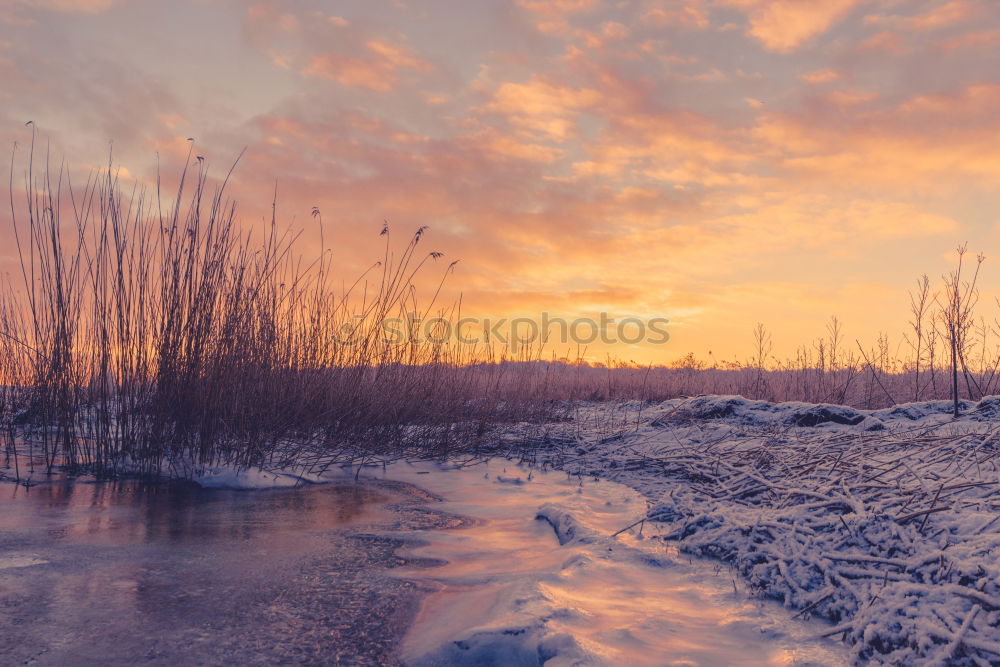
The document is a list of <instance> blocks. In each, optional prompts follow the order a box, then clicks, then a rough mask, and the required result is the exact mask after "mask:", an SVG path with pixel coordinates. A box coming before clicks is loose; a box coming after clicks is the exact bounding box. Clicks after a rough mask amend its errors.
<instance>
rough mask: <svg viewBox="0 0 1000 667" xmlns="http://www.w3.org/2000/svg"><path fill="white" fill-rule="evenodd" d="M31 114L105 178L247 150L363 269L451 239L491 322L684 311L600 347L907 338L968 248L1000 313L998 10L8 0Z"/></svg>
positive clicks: (7, 138) (531, 1)
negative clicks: (930, 295)
mask: <svg viewBox="0 0 1000 667" xmlns="http://www.w3.org/2000/svg"><path fill="white" fill-rule="evenodd" d="M29 120H32V121H34V124H35V127H37V131H38V133H39V137H40V138H45V139H48V140H49V141H50V142H51V147H52V154H53V155H54V156H56V157H57V158H61V157H63V156H65V158H66V160H67V163H68V165H69V167H70V170H71V173H73V174H75V175H76V174H79V175H81V176H82V175H84V174H86V172H87V170H88V169H91V168H93V167H95V166H97V165H100V164H101V162H102V160H104V159H106V156H107V153H108V147H109V142H110V141H112V140H113V142H114V153H115V160H116V162H117V163H118V164H120V166H121V167H122V168H123V170H126V171H125V172H124V173H127V174H129V175H130V178H135V179H138V180H139V181H141V182H151V181H152V178H153V173H154V171H153V170H154V164H155V155H156V154H157V153H158V154H159V156H160V162H161V166H162V168H163V169H164V170H165V171H171V172H176V171H177V170H178V169H180V168H181V167H182V166H183V164H184V160H185V157H186V154H187V150H188V142H187V141H186V138H187V137H195V138H196V151H197V153H198V154H200V155H204V156H205V158H206V161H207V162H208V163H209V164H210V166H211V169H212V171H213V173H216V174H219V173H224V172H225V170H226V169H228V167H229V166H230V164H231V162H232V160H233V159H234V158H235V157H236V155H237V154H238V153H239V151H240V150H242V149H243V148H244V147H247V153H246V155H245V157H244V159H243V161H242V163H241V165H240V166H239V168H238V170H237V172H236V177H235V179H236V183H235V186H234V194H235V195H236V196H237V197H238V198H239V200H240V211H241V217H242V219H243V220H244V221H245V223H246V224H254V223H255V222H259V220H260V219H261V217H262V216H264V215H269V204H270V200H271V196H272V194H273V191H274V188H275V186H277V192H278V213H279V217H280V218H281V220H282V221H283V223H285V224H290V225H293V226H296V227H301V228H303V229H305V230H306V238H307V240H308V241H309V242H310V243H312V242H315V239H316V235H315V234H314V232H315V228H314V224H315V223H314V221H313V220H312V219H311V217H310V215H309V213H310V211H311V209H312V207H313V206H318V207H319V208H320V209H321V210H322V211H323V214H324V218H325V219H326V222H327V225H328V234H329V235H330V236H332V237H333V238H334V239H335V240H334V245H335V256H336V258H337V259H338V261H339V262H340V266H341V270H342V271H343V272H344V274H345V277H346V276H347V275H351V274H352V273H354V272H357V271H360V270H362V269H363V267H365V266H367V265H368V264H370V263H371V261H374V260H375V259H377V252H378V250H377V248H378V242H379V239H378V232H379V230H380V229H381V226H382V221H383V220H388V221H389V223H390V225H391V226H392V229H393V234H394V235H397V241H399V242H402V241H403V240H404V238H405V236H407V235H408V234H410V233H412V232H413V230H415V229H416V228H417V227H418V226H420V225H429V226H430V232H429V235H428V237H427V239H426V243H427V250H439V251H442V252H444V253H445V257H444V258H443V259H442V260H440V261H439V262H438V263H437V265H436V267H432V268H431V271H438V272H439V271H442V270H444V268H445V266H446V265H447V261H450V260H454V259H459V260H461V261H460V264H459V266H458V270H457V271H456V272H455V274H454V276H452V277H451V278H450V279H449V283H448V285H449V293H448V295H447V297H446V298H447V299H454V298H456V297H457V295H458V294H459V293H461V294H462V298H463V303H464V304H465V305H464V309H465V311H466V313H474V314H479V315H482V316H491V317H502V316H517V315H521V316H528V317H537V316H539V314H540V313H541V312H543V311H548V312H550V313H553V314H556V315H561V316H564V317H581V316H594V314H595V313H598V312H601V311H606V312H608V313H609V315H610V316H611V317H618V318H624V317H639V318H651V317H665V318H668V319H669V320H670V321H671V325H670V332H671V336H672V338H671V340H670V342H669V343H667V344H665V345H659V346H625V345H622V346H616V347H614V348H611V349H604V348H599V347H594V348H592V349H590V350H588V355H590V356H591V357H598V358H599V357H603V356H604V355H605V354H608V353H610V354H612V355H614V356H616V357H619V358H622V359H634V360H636V361H639V362H659V363H665V362H669V361H671V360H673V359H676V358H678V357H681V356H683V355H684V354H686V353H688V352H694V353H695V354H696V355H697V356H699V357H702V358H706V357H707V356H708V352H709V350H711V351H712V352H713V355H714V356H715V357H716V358H720V357H721V358H732V357H734V356H737V357H740V358H744V357H746V356H748V355H749V353H750V347H751V344H752V336H751V331H752V329H753V327H754V325H755V324H756V323H757V322H763V323H764V324H765V325H767V326H768V327H769V328H770V329H771V330H772V332H773V335H774V342H775V346H776V352H778V353H779V354H782V355H783V354H790V353H791V352H792V351H793V349H794V348H795V346H797V345H799V344H803V343H808V341H809V340H810V339H811V338H812V337H814V336H817V335H820V334H821V333H823V330H824V326H825V322H826V320H827V319H828V318H829V317H830V316H831V315H837V316H838V317H839V318H840V319H841V320H842V321H843V322H844V325H845V330H846V334H847V336H848V337H849V339H850V340H851V341H852V344H853V339H854V338H855V337H857V338H860V339H861V340H862V341H871V340H872V339H874V337H875V336H876V335H877V334H878V332H879V331H887V332H889V334H890V335H891V336H892V337H893V338H894V340H897V341H898V340H899V338H900V334H901V333H902V331H903V329H904V328H905V326H906V320H907V318H908V312H907V308H908V299H907V295H906V291H907V289H909V288H910V287H911V286H912V285H913V283H914V281H915V279H916V278H917V277H918V276H919V275H920V274H921V273H928V274H929V275H930V276H931V278H932V279H934V280H935V282H938V278H939V277H940V275H941V274H942V273H943V272H945V271H947V270H948V269H949V267H950V266H951V263H952V260H953V249H954V247H955V246H956V245H957V244H958V243H959V242H963V241H968V242H969V247H970V250H973V251H980V250H981V251H983V252H985V253H986V255H987V257H988V259H987V263H986V265H985V266H984V272H985V273H984V281H983V286H984V296H983V303H984V305H985V306H987V307H988V310H987V311H984V314H987V315H988V316H989V317H990V318H991V319H992V317H993V316H994V314H995V313H996V312H997V311H998V309H997V306H996V303H995V301H994V300H993V296H992V294H994V293H1000V256H994V254H995V253H993V252H992V251H993V248H995V247H996V246H997V242H998V240H1000V206H998V205H1000V3H997V2H995V1H993V0H978V1H977V0H912V1H904V0H867V1H865V0H823V1H822V2H820V1H816V2H805V1H796V0H679V1H676V2H669V1H667V2H653V1H644V0H635V1H627V0H623V1H620V2H597V1H595V0H520V1H513V0H511V1H503V2H501V1H498V0H475V1H471V0H469V1H460V0H448V1H444V0H396V1H385V2H381V1H377V0H366V1H361V0H345V1H341V2H333V1H329V0H327V1H320V0H302V1H297V0H276V1H274V2H235V1H229V0H171V1H170V2H164V1H160V0H156V1H153V0H37V1H29V0H0V139H2V140H3V142H4V144H3V145H4V146H5V147H8V148H9V147H11V146H12V145H13V143H14V142H15V141H17V142H18V143H19V144H20V145H21V146H22V147H23V146H24V145H25V143H26V142H27V141H29V140H30V136H31V128H30V127H26V126H25V122H27V121H29ZM19 150H20V149H19ZM23 169H24V167H23V165H21V166H19V167H16V168H15V175H16V178H15V183H17V182H18V181H19V180H20V179H21V174H22V172H23ZM81 180H82V178H81ZM6 181H7V179H6V178H4V179H3V183H4V185H3V188H4V189H5V190H6V187H7V186H6ZM15 190H16V191H18V192H20V189H19V186H17V185H15ZM3 198H4V200H5V201H6V199H7V193H6V191H5V192H3ZM5 208H6V207H5ZM0 217H2V218H3V220H2V222H3V223H4V229H5V230H6V229H7V228H8V226H9V225H8V224H7V219H8V218H9V212H7V211H6V210H5V211H4V213H3V214H2V216H0ZM4 234H5V235H6V234H7V232H6V231H5V232H4ZM8 238H9V237H8V236H0V244H2V245H0V263H2V268H3V270H8V271H9V270H14V267H15V264H14V259H13V256H12V252H13V250H12V248H11V247H10V244H9V242H8ZM565 351H566V350H565V348H564V349H557V350H555V352H557V353H564V352H565Z"/></svg>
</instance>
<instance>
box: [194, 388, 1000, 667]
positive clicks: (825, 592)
mask: <svg viewBox="0 0 1000 667" xmlns="http://www.w3.org/2000/svg"><path fill="white" fill-rule="evenodd" d="M961 409H962V413H963V415H962V417H960V418H958V419H955V418H953V417H952V415H951V410H952V405H951V404H950V403H949V402H947V401H931V402H924V403H912V404H906V405H900V406H896V407H894V408H888V409H882V410H873V411H865V410H855V409H853V408H847V407H843V406H833V405H811V404H804V403H778V404H775V403H769V402H765V401H752V400H747V399H744V398H741V397H735V396H700V397H695V398H688V399H675V400H670V401H665V402H663V403H661V404H658V405H653V406H650V405H641V404H639V403H614V404H612V403H603V404H581V405H578V406H576V408H575V410H574V415H573V417H572V418H571V419H567V420H566V421H562V422H559V423H552V424H548V425H545V426H543V427H539V426H538V425H537V424H532V425H526V426H524V427H519V428H513V429H511V430H510V432H509V433H508V434H507V437H508V439H509V441H510V443H511V444H512V447H511V451H520V452H522V455H523V457H524V460H525V461H526V462H527V463H529V464H530V465H531V468H530V470H529V469H524V470H519V471H517V472H516V473H515V472H513V465H514V464H513V463H511V462H500V463H496V462H494V464H493V466H494V469H489V470H486V471H482V470H481V469H475V468H470V469H466V470H461V471H457V472H456V471H454V470H452V471H450V472H447V473H445V472H443V471H442V470H440V469H436V468H432V469H428V468H420V467H419V466H418V467H414V466H410V465H408V464H405V463H396V464H390V465H389V466H388V467H387V468H384V469H383V468H382V467H381V466H379V467H377V468H375V467H368V468H366V469H365V474H373V472H375V471H377V474H379V475H384V476H389V477H395V478H398V479H404V480H407V481H411V482H413V483H415V484H417V485H419V486H423V487H425V488H429V489H430V490H431V491H434V492H435V493H438V494H440V495H441V496H443V497H445V498H447V499H448V500H449V502H450V504H449V505H448V507H449V508H450V509H451V510H452V511H455V512H458V513H466V514H468V515H470V516H473V517H479V518H483V519H485V520H487V521H488V523H487V524H486V525H488V526H491V527H490V528H488V529H476V530H478V531H479V532H476V531H469V532H463V531H458V532H456V533H454V534H453V535H452V534H445V537H440V535H438V536H436V537H434V539H432V540H431V541H430V544H429V546H427V547H425V548H424V549H425V550H426V551H425V552H422V553H421V554H420V555H421V556H432V557H435V558H441V559H444V560H449V561H451V562H452V563H466V565H467V567H468V568H472V569H471V570H468V571H463V570H462V568H461V567H459V566H456V565H453V566H451V567H450V568H444V569H442V570H441V571H440V572H439V573H438V574H436V575H433V574H432V575H427V574H426V573H425V574H424V575H421V576H424V577H427V576H429V577H430V578H431V579H436V581H437V583H438V584H439V585H440V586H441V587H442V592H441V593H440V594H439V595H438V596H436V597H435V598H434V600H436V602H434V601H432V602H431V603H429V606H428V607H426V608H425V610H424V612H423V615H422V616H421V619H423V620H422V621H418V624H417V626H416V627H415V629H414V630H413V632H411V634H410V638H409V639H408V640H407V644H406V646H405V647H404V648H405V651H406V657H407V658H408V659H409V660H410V661H411V662H412V663H414V664H440V663H442V662H443V663H445V664H447V663H448V661H451V662H452V663H455V662H459V663H460V662H462V660H465V659H468V658H469V656H470V655H473V654H476V655H481V656H492V658H496V659H498V660H500V659H502V658H503V657H504V655H506V654H504V653H503V651H510V652H511V653H510V654H509V656H508V657H509V659H510V660H513V659H514V658H515V657H516V656H522V657H524V656H535V658H539V659H540V658H551V659H552V662H551V663H546V664H552V665H557V664H574V663H580V662H582V663H586V662H588V661H589V662H601V661H602V660H603V661H606V662H610V663H620V662H621V661H622V660H625V661H627V662H629V663H630V664H642V662H643V660H644V659H649V660H651V661H652V662H653V663H655V664H662V663H657V660H659V658H660V657H662V656H664V655H677V656H681V658H679V659H681V660H688V661H690V662H693V663H697V664H711V663H719V664H734V662H735V661H736V659H737V658H741V657H745V656H747V655H753V656H755V657H754V658H752V659H750V662H753V661H754V660H756V662H757V663H762V662H764V663H767V662H772V663H774V662H777V663H796V664H803V663H804V662H809V661H810V660H812V661H814V662H818V663H820V664H829V663H830V662H836V661H837V660H838V659H845V660H847V661H848V662H856V663H859V664H861V663H865V664H886V665H911V664H919V665H924V664H926V665H938V664H948V665H994V664H1000V561H998V558H1000V493H998V491H1000V468H998V457H1000V441H998V436H1000V397H988V398H985V399H983V400H982V401H980V402H978V403H973V402H969V401H964V402H963V403H962V405H961ZM421 465H431V464H421ZM479 465H480V466H481V465H482V464H479ZM497 465H500V466H501V471H499V472H498V471H496V470H495V466H497ZM504 466H507V467H509V468H511V471H509V472H507V473H505V472H503V470H502V468H503V467H504ZM472 470H475V472H471V471H472ZM189 472H190V471H189ZM354 472H356V470H349V471H347V472H346V473H345V472H344V471H341V470H339V469H331V470H330V471H328V472H327V473H326V474H325V475H315V474H308V473H305V472H302V471H295V472H288V471H286V472H260V471H245V470H244V471H237V470H232V469H227V468H216V469H204V470H197V471H193V474H191V475H188V476H191V477H194V478H195V479H196V480H197V481H200V482H201V483H202V484H203V485H205V486H214V487H226V488H261V487H274V486H289V485H297V484H302V483H305V482H317V481H323V479H324V478H325V479H329V478H332V477H336V476H337V475H344V474H347V475H351V474H354ZM567 475H569V477H567ZM543 479H547V480H548V481H547V482H546V483H544V484H541V483H539V482H540V481H541V480H543ZM556 479H558V480H562V482H561V484H555V485H553V484H552V480H556ZM598 479H600V480H606V481H612V482H617V483H620V484H621V485H624V486H627V487H630V488H631V489H632V490H634V491H635V492H637V493H636V494H634V495H633V496H631V497H629V496H627V495H621V492H620V491H616V492H615V493H618V494H619V495H617V496H615V497H613V498H612V497H610V496H608V497H605V495H602V494H607V493H609V492H608V491H607V489H612V488H617V489H620V488H621V487H618V486H612V485H607V484H606V483H605V486H604V487H600V488H602V489H605V490H602V491H600V492H596V493H595V489H596V488H599V485H595V484H593V483H591V482H592V481H593V480H598ZM474 480H475V481H474ZM581 484H582V485H584V487H585V488H586V489H587V491H586V493H582V494H577V493H576V491H577V490H579V489H580V488H581ZM477 494H478V495H477ZM611 495H612V496H614V493H612V494H611ZM627 498H630V499H628V500H626V499H627ZM595 499H597V500H595ZM594 502H598V504H597V505H595V504H594ZM601 503H604V504H601ZM535 516H539V517H542V518H543V519H544V520H545V521H544V523H543V522H541V521H534V518H535ZM633 524H634V525H633ZM630 525H631V528H629V529H628V530H625V531H624V532H619V531H621V529H622V528H625V527H627V526H630ZM615 533H618V534H617V535H616V534H615ZM477 536H478V537H477ZM477 540H478V541H477ZM546 540H548V541H546ZM670 550H673V552H674V553H675V554H692V555H697V556H707V557H709V558H711V559H715V562H721V563H725V564H727V565H728V566H730V567H731V568H732V569H733V571H734V574H733V575H732V578H731V579H730V578H727V577H728V576H729V574H728V572H729V571H728V570H725V569H723V570H719V571H720V572H722V573H723V574H722V576H716V575H715V574H713V577H714V579H712V577H704V581H705V582H706V583H705V585H704V588H699V587H697V586H695V587H691V586H689V584H690V582H691V580H692V579H691V577H692V573H691V571H684V570H683V567H691V568H696V567H703V566H698V565H697V564H696V563H687V564H685V562H684V560H683V558H678V557H677V556H676V555H675V556H671V555H670V553H671V551H670ZM651 554H653V555H652V556H651ZM682 566H683V567H682ZM476 568H478V569H476ZM694 576H696V577H697V575H694ZM710 579H712V581H711V582H709V580H710ZM684 582H687V583H684ZM713 587H714V588H713ZM733 587H735V588H736V589H737V590H738V591H739V593H738V596H737V597H739V600H740V601H736V600H734V599H733V597H732V589H733ZM692 591H693V592H692ZM747 594H749V595H750V596H751V597H750V598H749V599H753V598H756V599H758V600H761V599H765V598H768V599H772V600H776V601H778V602H779V603H780V604H783V605H784V606H785V608H786V611H785V612H784V615H783V616H782V615H780V614H778V615H775V614H774V613H773V612H770V611H767V610H766V607H755V606H754V605H753V604H749V603H748V602H747V600H748V597H747ZM726 595H728V596H729V597H728V598H726ZM623 601H624V602H623ZM630 601H631V602H630ZM692 601H693V602H692ZM632 602H634V604H632ZM748 604H749V606H747V605H748ZM435 605H436V606H435ZM713 605H715V606H713ZM648 607H654V608H656V609H657V612H656V614H654V616H653V617H649V616H648V615H645V616H644V615H643V613H642V611H641V610H643V609H645V608H648ZM755 609H756V611H754V610H755ZM595 610H596V611H595ZM720 610H722V611H720ZM661 611H663V612H664V613H662V614H661V613H660V612H661ZM792 617H794V618H796V619H798V620H800V621H802V622H803V623H802V624H798V623H791V622H789V619H790V618H792ZM810 619H811V623H812V625H807V624H806V622H807V621H810ZM612 628H617V632H616V631H613V630H612ZM748 628H749V630H748ZM802 628H809V630H808V632H805V631H804V630H802ZM800 630H802V632H805V635H803V634H802V632H800ZM810 634H811V635H822V636H827V637H831V638H833V639H835V640H838V641H842V642H843V644H844V646H845V652H844V656H845V657H843V658H841V657H830V656H837V654H836V652H829V653H828V655H826V656H825V657H821V658H817V657H816V656H817V655H818V654H816V653H811V652H810V651H813V650H814V649H815V650H816V651H819V652H823V651H829V649H828V647H827V646H826V645H823V644H809V643H801V642H803V641H804V637H805V636H806V635H810ZM678 637H682V638H684V639H685V640H686V641H688V642H689V644H688V645H686V646H684V645H682V644H678V643H677V638H678ZM749 637H752V639H750V638H749ZM792 640H794V641H792ZM733 642H736V643H738V644H740V645H743V644H747V642H750V644H752V645H753V646H755V647H756V649H759V651H760V652H759V653H753V652H750V653H740V652H738V651H736V650H734V649H733V644H732V643H733ZM758 642H759V643H758ZM796 642H800V643H801V646H800V648H799V649H798V651H797V652H796V651H795V650H793V649H792V648H790V646H791V645H792V644H794V643H796ZM802 647H806V648H802ZM810 647H812V648H810ZM816 647H819V648H816ZM684 651H688V653H684ZM477 652H480V653H477ZM643 656H645V657H643ZM683 656H687V657H683ZM529 662H530V660H529ZM678 664H682V663H678Z"/></svg>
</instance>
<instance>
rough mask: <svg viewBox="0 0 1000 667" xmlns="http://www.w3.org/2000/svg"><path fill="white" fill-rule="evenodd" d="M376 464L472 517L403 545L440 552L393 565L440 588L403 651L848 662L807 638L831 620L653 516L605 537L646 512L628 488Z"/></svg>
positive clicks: (453, 657)
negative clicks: (806, 616) (681, 546)
mask: <svg viewBox="0 0 1000 667" xmlns="http://www.w3.org/2000/svg"><path fill="white" fill-rule="evenodd" d="M428 472H430V474H427V473H428ZM377 474H378V476H382V475H383V473H382V472H381V471H379V472H378V473H377ZM384 476H386V477H388V478H392V479H400V480H404V481H410V482H413V483H414V484H420V485H421V486H423V487H424V488H426V489H428V490H430V491H431V492H433V493H436V494H439V495H441V496H443V497H445V498H446V499H447V501H446V502H445V503H443V505H441V506H440V507H441V509H444V510H446V511H449V512H455V513H459V514H464V515H467V516H470V517H472V518H475V519H479V520H480V522H479V523H478V524H477V525H475V526H473V527H471V528H468V529H465V530H458V531H448V532H440V531H437V532H428V533H425V534H424V535H423V537H424V538H425V539H427V540H428V543H427V544H426V545H425V546H420V547H416V548H410V549H408V550H407V552H406V553H407V554H408V555H414V556H421V557H427V558H436V559H441V560H444V561H447V563H448V564H447V565H445V566H442V567H439V568H436V569H430V570H421V571H419V572H418V571H406V570H405V569H404V570H402V571H399V572H398V574H399V575H400V576H405V577H416V578H420V579H422V580H426V581H430V582H431V583H433V584H434V585H435V586H436V587H437V588H438V591H437V592H436V593H434V594H432V595H431V596H429V597H428V598H427V599H426V600H425V602H424V604H423V605H422V608H421V611H420V613H419V614H418V617H417V620H416V623H415V624H414V626H413V627H412V628H411V629H410V631H409V633H408V634H407V636H406V638H405V640H404V645H403V657H404V659H405V660H406V661H407V662H408V663H410V664H413V665H431V664H434V665H439V664H471V663H477V664H478V663H484V664H540V663H545V664H549V665H559V664H615V665H622V664H628V665H689V664H697V665H806V664H821V665H837V664H845V657H844V653H843V652H842V650H841V648H840V646H839V645H837V644H835V643H834V642H831V641H827V640H814V639H810V637H813V636H815V635H817V634H819V631H820V630H822V629H823V628H824V627H825V626H820V625H818V624H810V623H804V622H800V621H793V620H792V619H791V615H790V614H789V613H788V612H786V611H785V610H784V609H782V608H781V607H780V606H779V605H777V604H774V603H772V602H769V601H761V600H758V599H754V598H750V597H748V596H747V595H746V594H745V592H744V591H743V590H741V584H740V583H739V582H738V581H737V577H735V576H732V575H731V573H730V572H729V571H728V570H725V569H721V568H719V567H718V566H717V565H715V564H712V563H705V562H691V561H689V560H688V559H687V558H686V557H682V556H678V555H677V554H676V553H675V552H672V551H670V550H668V549H667V548H665V547H664V546H663V544H662V543H660V542H659V541H658V540H654V539H649V537H650V530H651V529H650V526H649V524H647V525H645V526H644V528H643V533H644V535H643V536H641V537H640V536H639V535H638V534H636V531H629V532H625V533H622V534H621V535H620V536H618V537H617V538H612V537H610V536H611V535H612V534H614V533H615V532H616V531H618V530H619V529H621V528H622V527H624V526H627V525H629V524H630V523H632V522H634V521H635V520H636V519H637V518H638V517H641V516H643V514H644V512H645V509H646V504H645V501H644V499H643V498H642V497H641V496H639V495H638V494H637V493H636V492H634V491H633V490H631V489H629V488H627V487H624V486H621V485H618V484H614V483H611V482H607V481H603V482H598V481H594V480H590V479H584V480H581V479H577V478H570V477H568V476H567V475H566V474H565V473H562V472H540V471H537V470H535V471H529V470H527V469H521V468H519V467H518V466H516V465H515V464H513V463H511V462H503V461H493V462H492V463H490V464H483V465H477V466H470V467H466V468H462V469H449V470H444V469H443V468H442V467H440V466H436V465H433V464H417V465H414V464H406V463H400V464H395V465H393V466H389V468H388V470H387V471H386V472H385V473H384ZM536 517H541V518H536ZM561 542H562V544H561ZM546 661H551V662H546Z"/></svg>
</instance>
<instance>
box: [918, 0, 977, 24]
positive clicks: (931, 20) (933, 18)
mask: <svg viewBox="0 0 1000 667" xmlns="http://www.w3.org/2000/svg"><path fill="white" fill-rule="evenodd" d="M975 13H976V10H975V7H974V6H973V5H972V4H970V3H968V2H965V1H964V0H953V1H952V2H948V3H945V4H943V5H940V6H938V7H934V8H933V9H931V10H930V11H928V12H926V13H924V14H920V15H918V16H914V17H912V18H910V19H908V20H907V25H909V26H910V27H911V28H913V29H914V30H936V29H938V28H943V27H945V26H949V25H952V24H953V23H959V22H961V21H966V20H968V19H970V18H971V17H972V16H974V15H975Z"/></svg>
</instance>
